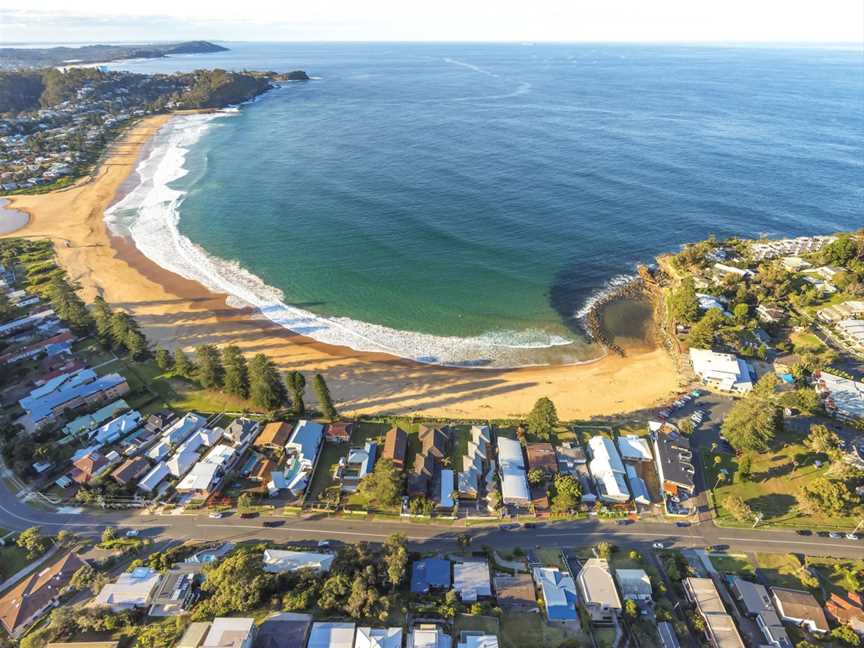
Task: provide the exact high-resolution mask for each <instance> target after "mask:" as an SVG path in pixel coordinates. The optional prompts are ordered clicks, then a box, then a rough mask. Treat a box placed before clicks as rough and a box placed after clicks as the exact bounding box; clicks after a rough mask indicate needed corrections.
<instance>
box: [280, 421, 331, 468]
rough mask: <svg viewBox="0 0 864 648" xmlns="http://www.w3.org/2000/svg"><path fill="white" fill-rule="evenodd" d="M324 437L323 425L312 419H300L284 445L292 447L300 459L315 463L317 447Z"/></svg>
mask: <svg viewBox="0 0 864 648" xmlns="http://www.w3.org/2000/svg"><path fill="white" fill-rule="evenodd" d="M323 438H324V426H323V425H321V424H320V423H315V422H314V421H300V422H299V423H297V427H295V428H294V433H293V434H292V435H291V438H290V439H288V444H287V445H286V447H292V448H294V449H295V450H296V451H297V454H298V455H299V456H300V459H301V460H302V461H308V462H309V463H310V464H314V463H315V457H316V456H317V455H318V447H319V446H320V445H321V439H323Z"/></svg>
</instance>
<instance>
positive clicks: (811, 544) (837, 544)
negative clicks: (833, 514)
mask: <svg viewBox="0 0 864 648" xmlns="http://www.w3.org/2000/svg"><path fill="white" fill-rule="evenodd" d="M717 539H718V540H729V541H730V542H774V543H778V544H794V545H804V546H806V547H824V546H826V544H827V545H828V546H835V547H844V548H845V547H849V548H853V547H855V546H856V545H854V544H853V543H852V542H851V541H850V542H836V541H835V542H829V543H825V542H803V541H801V540H773V539H768V538H717ZM862 550H864V549H862Z"/></svg>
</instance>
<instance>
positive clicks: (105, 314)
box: [90, 295, 113, 348]
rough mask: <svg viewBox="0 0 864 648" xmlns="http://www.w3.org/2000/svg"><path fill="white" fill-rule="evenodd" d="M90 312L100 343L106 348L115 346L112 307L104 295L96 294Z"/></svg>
mask: <svg viewBox="0 0 864 648" xmlns="http://www.w3.org/2000/svg"><path fill="white" fill-rule="evenodd" d="M90 312H91V313H92V315H93V321H94V322H95V324H96V336H97V337H98V338H99V342H100V344H101V345H102V346H103V347H106V348H108V347H111V346H113V340H112V339H111V315H112V312H111V308H110V307H109V306H108V304H107V303H106V301H105V300H104V299H103V298H102V295H96V298H95V299H94V300H93V304H92V306H91V307H90Z"/></svg>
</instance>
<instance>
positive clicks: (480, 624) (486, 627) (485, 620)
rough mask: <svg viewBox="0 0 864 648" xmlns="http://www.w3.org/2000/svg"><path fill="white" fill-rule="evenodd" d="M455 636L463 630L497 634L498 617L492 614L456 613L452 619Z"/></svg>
mask: <svg viewBox="0 0 864 648" xmlns="http://www.w3.org/2000/svg"><path fill="white" fill-rule="evenodd" d="M454 624H455V630H456V637H457V638H458V637H459V633H460V632H462V631H463V630H479V631H480V632H484V633H485V634H490V635H495V636H498V634H499V631H500V628H499V623H498V619H497V618H496V617H492V616H481V615H474V614H458V615H456V619H455V621H454Z"/></svg>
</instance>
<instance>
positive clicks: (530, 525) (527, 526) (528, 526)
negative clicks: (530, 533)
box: [522, 522, 537, 529]
mask: <svg viewBox="0 0 864 648" xmlns="http://www.w3.org/2000/svg"><path fill="white" fill-rule="evenodd" d="M522 528H524V529H536V528H537V523H536V522H526V523H525V524H523V525H522Z"/></svg>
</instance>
